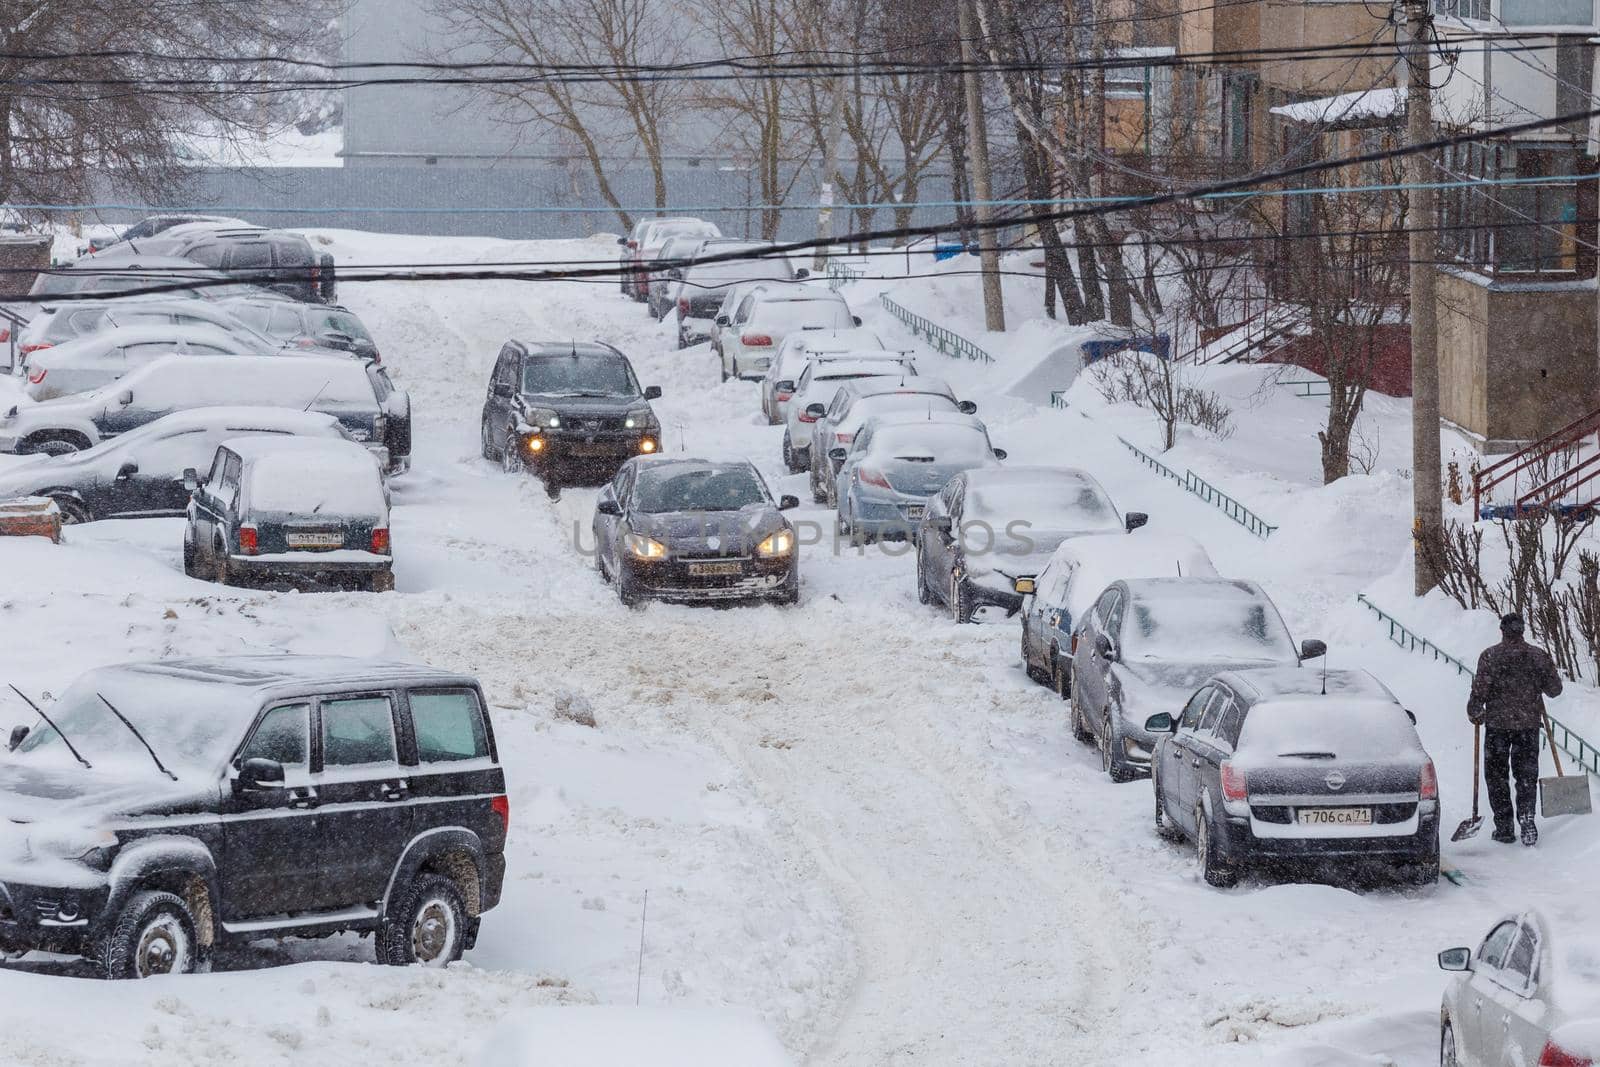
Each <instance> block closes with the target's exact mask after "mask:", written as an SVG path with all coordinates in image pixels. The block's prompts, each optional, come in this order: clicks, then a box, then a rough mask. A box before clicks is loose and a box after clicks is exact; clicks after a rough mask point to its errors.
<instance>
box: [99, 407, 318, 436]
mask: <svg viewBox="0 0 1600 1067" xmlns="http://www.w3.org/2000/svg"><path fill="white" fill-rule="evenodd" d="M338 425H339V420H338V419H336V418H334V417H333V416H332V415H328V414H324V413H323V412H321V411H295V410H294V409H293V408H265V407H262V408H249V407H237V406H234V407H214V408H189V409H188V410H186V411H174V412H173V413H172V414H170V415H163V416H162V417H161V418H159V419H156V420H155V421H154V422H147V423H145V424H144V425H143V426H140V427H138V428H137V429H135V430H130V431H128V433H129V434H133V433H140V432H148V433H153V434H155V433H166V432H170V431H172V430H182V429H187V428H191V427H198V428H201V429H209V428H210V427H213V426H224V427H227V428H228V429H232V430H293V431H297V432H303V431H306V430H322V429H329V428H332V427H336V426H338ZM122 436H124V437H125V436H127V435H126V434H124V435H122Z"/></svg>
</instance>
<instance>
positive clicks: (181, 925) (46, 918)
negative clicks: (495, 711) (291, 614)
mask: <svg viewBox="0 0 1600 1067" xmlns="http://www.w3.org/2000/svg"><path fill="white" fill-rule="evenodd" d="M10 749H11V751H10V754H9V755H8V756H6V757H5V758H4V759H3V760H0V808H3V813H4V816H5V818H4V820H3V822H0V951H3V952H4V953H6V954H7V955H8V956H10V957H12V958H15V957H16V956H18V955H20V954H22V953H25V952H28V951H30V950H42V951H49V952H58V953H68V954H75V955H81V956H85V957H87V958H89V959H90V960H92V961H94V962H95V964H96V965H97V969H98V970H99V971H100V972H101V973H103V974H104V975H105V976H106V977H109V978H141V977H146V976H149V975H153V974H168V973H181V972H185V971H192V970H195V969H196V968H198V967H200V966H202V965H203V964H204V963H205V962H206V961H207V959H208V958H209V956H210V954H211V951H212V949H213V947H214V946H216V945H217V944H219V943H223V942H248V941H253V940H257V939H262V938H278V937H319V936H325V935H328V934H333V933H338V932H341V931H356V932H359V933H361V934H362V935H366V934H372V935H374V940H375V944H376V950H377V958H378V960H379V962H382V963H390V964H408V963H419V964H423V965H428V966H443V965H444V964H446V963H448V962H450V961H451V960H455V959H459V958H460V956H461V954H462V952H463V951H464V950H466V949H468V948H471V947H472V946H473V944H474V943H475V941H476V939H477V936H478V925H479V921H480V917H481V916H482V914H483V913H484V912H485V911H487V910H488V909H490V908H492V907H494V906H495V905H496V904H497V903H498V902H499V900H500V887H501V883H502V881H503V879H504V876H505V843H506V832H507V829H508V825H509V822H510V808H509V806H508V803H507V800H506V787H505V775H504V773H503V772H502V770H501V768H500V763H499V759H498V757H497V753H496V749H495V740H494V731H493V729H492V727H491V725H490V722H489V717H488V713H487V708H486V707H485V704H484V700H483V695H482V693H481V691H480V690H479V687H478V683H477V681H476V680H475V679H473V678H472V677H470V676H467V675H458V674H452V673H448V672H444V671H437V670H433V669H431V668H427V667H421V666H416V665H412V664H398V663H382V662H375V661H367V660H358V659H343V658H337V657H308V656H288V655H285V656H235V657H227V658H218V659H204V660H200V659H196V660H165V661H161V662H154V663H129V664H123V665H120V666H114V667H105V668H101V669H99V670H94V671H90V672H88V673H87V674H84V675H83V676H81V677H80V678H79V679H78V681H76V682H75V683H73V685H72V686H71V687H70V688H68V690H67V691H66V692H65V693H64V694H63V695H62V696H61V697H60V698H59V699H58V700H55V701H53V702H51V703H50V704H49V705H47V706H46V707H45V709H44V710H43V712H41V713H40V714H39V716H38V721H37V723H36V724H35V725H33V726H31V727H29V726H24V725H18V726H17V727H15V728H14V729H13V730H12V734H11V744H10Z"/></svg>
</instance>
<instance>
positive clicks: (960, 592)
mask: <svg viewBox="0 0 1600 1067" xmlns="http://www.w3.org/2000/svg"><path fill="white" fill-rule="evenodd" d="M945 603H947V604H948V605H949V606H950V615H951V617H952V618H954V619H955V620H956V622H958V623H968V622H971V621H972V610H973V608H972V586H971V585H970V584H969V583H968V582H967V580H966V579H965V578H957V577H956V576H955V575H953V574H952V575H951V576H950V599H949V600H947V601H945Z"/></svg>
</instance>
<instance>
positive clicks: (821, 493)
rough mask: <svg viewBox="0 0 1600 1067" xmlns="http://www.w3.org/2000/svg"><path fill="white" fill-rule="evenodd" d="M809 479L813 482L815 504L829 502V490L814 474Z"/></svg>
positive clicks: (812, 495) (812, 497)
mask: <svg viewBox="0 0 1600 1067" xmlns="http://www.w3.org/2000/svg"><path fill="white" fill-rule="evenodd" d="M809 481H810V484H811V502H812V503H813V504H826V503H827V502H828V490H827V489H826V488H824V487H823V486H822V484H821V483H820V482H818V481H817V479H816V477H815V476H814V475H813V476H812V477H811V478H810V479H809Z"/></svg>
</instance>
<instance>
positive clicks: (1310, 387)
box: [1278, 379, 1333, 396]
mask: <svg viewBox="0 0 1600 1067" xmlns="http://www.w3.org/2000/svg"><path fill="white" fill-rule="evenodd" d="M1278 384H1279V385H1281V386H1283V387H1285V388H1287V389H1293V390H1294V395H1295V396H1332V395H1333V391H1332V387H1330V386H1329V385H1328V383H1327V381H1326V380H1324V379H1312V380H1309V381H1298V382H1279V383H1278Z"/></svg>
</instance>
